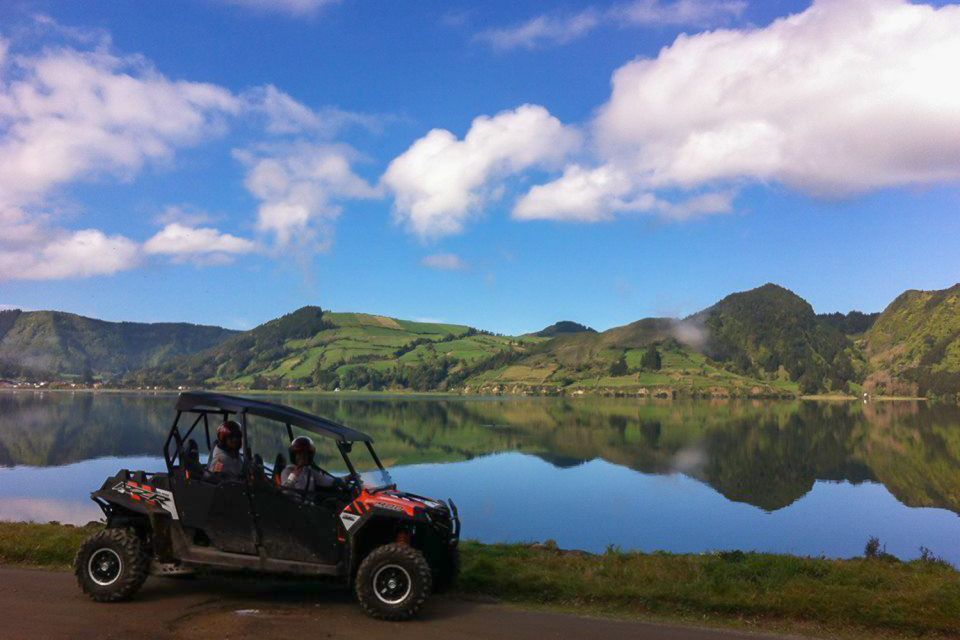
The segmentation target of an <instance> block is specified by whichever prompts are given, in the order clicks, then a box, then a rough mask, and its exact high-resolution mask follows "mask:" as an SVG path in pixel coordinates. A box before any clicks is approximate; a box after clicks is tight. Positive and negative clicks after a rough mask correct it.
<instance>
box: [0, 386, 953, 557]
mask: <svg viewBox="0 0 960 640" xmlns="http://www.w3.org/2000/svg"><path fill="white" fill-rule="evenodd" d="M273 399H275V400H277V401H279V402H283V403H285V404H290V405H293V406H296V407H299V408H301V409H304V410H307V411H310V412H313V413H318V414H321V415H326V416H330V417H333V418H335V419H337V420H339V421H341V422H344V423H346V424H348V425H350V426H352V427H355V428H358V429H360V430H363V431H366V432H368V433H370V434H372V435H373V436H374V438H375V439H376V447H377V450H378V452H379V453H380V456H381V457H382V458H383V459H384V462H385V463H387V464H388V465H390V466H391V467H392V473H393V477H394V479H395V480H396V481H397V482H398V484H399V485H400V487H401V488H403V489H407V490H409V491H413V492H415V493H420V494H425V495H431V496H436V497H440V498H446V497H448V496H452V497H453V498H454V499H455V500H456V501H457V504H458V505H460V511H461V514H462V516H463V518H464V536H465V537H469V538H476V539H479V540H482V541H485V542H499V541H533V540H546V539H554V540H556V541H557V542H558V543H559V544H560V545H561V546H562V547H569V548H580V549H586V550H591V551H602V550H603V549H604V548H606V547H607V546H608V545H611V544H612V545H617V546H620V547H622V548H624V549H641V550H646V551H652V550H668V551H678V552H688V551H693V552H699V551H710V550H716V549H734V548H736V549H744V550H747V549H752V550H761V551H776V552H788V553H796V554H803V555H827V556H837V557H846V556H854V555H859V554H860V553H862V551H863V546H864V544H865V542H866V540H867V538H868V537H869V536H879V537H880V539H881V540H882V541H883V542H884V543H885V544H886V546H887V550H888V551H889V552H891V553H894V554H896V555H898V556H900V557H903V558H912V557H916V556H917V555H918V553H919V548H920V546H921V545H922V546H925V547H928V548H930V549H931V550H932V551H933V552H934V553H936V554H937V555H939V556H941V557H944V558H946V559H947V560H949V561H951V562H953V563H954V564H955V565H958V566H960V515H958V514H960V408H957V407H947V406H944V407H940V406H928V405H926V404H923V403H908V402H903V403H901V402H897V403H892V402H887V403H875V404H860V403H814V402H726V401H725V402H707V401H700V402H694V401H691V402H663V403H654V402H643V401H637V400H613V399H601V398H594V399H577V400H563V399H522V398H518V399H489V398H486V399H484V398H478V399H426V398H423V399H421V398H389V397H377V398H370V397H356V396H350V397H339V396H311V395H300V394H296V395H289V396H273ZM173 400H174V396H171V395H164V394H157V395H153V394H119V393H98V394H92V393H77V394H72V393H57V392H52V393H51V392H47V393H35V392H20V391H17V392H3V393H0V519H6V520H36V521H41V522H45V521H49V520H58V521H61V522H73V523H84V522H87V521H89V520H95V519H98V518H99V517H100V515H101V514H100V511H99V509H98V508H97V507H96V505H95V504H94V503H93V502H92V501H91V500H90V499H89V493H90V491H92V490H93V489H96V488H99V486H100V484H101V483H102V482H103V480H104V478H106V477H107V476H108V475H111V474H113V473H115V472H116V471H117V469H120V468H129V469H144V470H147V471H162V470H163V461H162V459H161V458H160V457H159V450H160V447H161V445H162V442H163V440H164V438H165V437H166V433H167V430H168V429H169V426H170V422H171V421H172V418H173V410H172V406H173ZM265 427H266V425H265V424H263V423H256V422H255V423H254V424H253V427H252V428H253V431H254V440H255V443H254V444H255V449H257V450H258V451H261V452H262V454H263V457H264V458H265V459H266V460H268V461H269V460H272V459H273V458H274V456H275V455H276V453H277V452H279V451H280V450H282V448H283V446H284V444H283V440H282V439H281V438H280V436H279V434H278V433H277V432H275V431H272V430H268V429H267V428H265ZM318 444H320V443H318ZM324 444H328V443H324ZM337 455H338V454H335V453H334V452H333V451H332V450H330V449H329V448H328V449H322V448H321V451H320V452H319V462H320V464H321V465H326V466H329V467H330V468H331V469H336V468H337V467H338V465H337V463H336V457H335V456H337ZM339 466H342V463H340V465H339Z"/></svg>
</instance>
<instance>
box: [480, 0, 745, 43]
mask: <svg viewBox="0 0 960 640" xmlns="http://www.w3.org/2000/svg"><path fill="white" fill-rule="evenodd" d="M746 7H747V3H746V2H745V1H744V0H723V1H720V0H675V1H674V2H661V1H660V0H634V1H633V2H625V3H621V4H616V5H614V6H612V7H610V8H609V9H606V10H600V9H597V8H595V7H588V8H587V9H584V10H583V11H580V12H578V13H575V14H567V15H560V14H549V15H548V14H544V15H539V16H535V17H533V18H531V19H530V20H527V21H526V22H521V23H519V24H515V25H511V26H508V27H500V28H496V29H488V30H487V31H482V32H480V33H478V34H477V35H476V38H475V39H476V40H480V41H483V42H486V43H488V44H489V45H490V46H492V47H493V48H494V49H499V50H508V49H518V48H522V49H536V48H539V47H543V46H547V45H560V44H566V43H568V42H572V41H573V40H577V39H579V38H582V37H584V36H586V35H588V34H589V33H590V32H592V31H594V30H595V29H597V28H598V27H600V26H602V25H610V26H619V27H624V26H631V25H632V26H693V27H707V26H710V25H713V24H721V23H724V22H727V21H729V20H731V19H733V18H738V17H739V16H740V15H741V14H742V13H743V11H744V9H746Z"/></svg>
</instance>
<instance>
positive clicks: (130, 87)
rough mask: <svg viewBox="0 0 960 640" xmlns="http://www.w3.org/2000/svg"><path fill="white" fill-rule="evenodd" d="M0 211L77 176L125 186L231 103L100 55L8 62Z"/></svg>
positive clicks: (209, 88)
mask: <svg viewBox="0 0 960 640" xmlns="http://www.w3.org/2000/svg"><path fill="white" fill-rule="evenodd" d="M0 96H2V97H0V128H2V130H3V136H2V139H0V157H3V158H4V162H3V163H0V204H2V205H23V204H26V203H29V202H34V201H37V200H40V199H42V198H43V197H44V196H45V195H47V194H48V193H49V191H50V190H51V189H53V188H55V187H57V186H59V185H62V184H64V183H67V182H71V181H74V180H76V179H79V178H95V177H99V176H104V175H109V176H113V177H119V178H128V177H130V176H131V175H133V174H134V173H135V172H137V171H138V170H139V169H140V168H141V167H142V166H143V165H144V163H146V162H147V161H151V160H166V159H169V158H170V157H171V155H172V154H173V150H174V148H175V147H178V146H183V145H190V144H195V143H197V142H199V141H200V140H202V139H203V138H205V137H208V136H210V135H214V134H216V133H219V132H220V131H221V130H222V127H221V116H223V115H224V114H231V113H236V112H237V110H238V109H239V106H240V104H239V102H238V100H236V99H235V98H234V96H233V95H232V94H231V93H230V92H229V91H227V90H226V89H223V88H221V87H218V86H215V85H210V84H204V83H197V82H186V81H173V80H169V79H167V78H166V77H164V76H162V75H160V74H159V73H157V72H156V71H154V70H153V69H152V68H150V67H149V66H148V65H146V64H145V63H144V62H143V60H142V59H139V58H132V57H131V58H119V57H117V56H114V55H111V54H109V53H106V52H104V51H99V50H98V51H89V52H80V51H75V50H71V49H52V50H45V51H44V52H43V53H41V54H40V55H37V56H15V57H13V58H12V59H11V61H10V62H9V63H8V64H7V65H6V67H4V69H3V75H2V79H0Z"/></svg>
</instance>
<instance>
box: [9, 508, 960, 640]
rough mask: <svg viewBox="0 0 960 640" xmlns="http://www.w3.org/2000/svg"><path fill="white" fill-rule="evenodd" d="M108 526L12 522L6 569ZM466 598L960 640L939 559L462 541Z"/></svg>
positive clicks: (58, 557) (736, 624) (633, 615)
mask: <svg viewBox="0 0 960 640" xmlns="http://www.w3.org/2000/svg"><path fill="white" fill-rule="evenodd" d="M99 526H100V525H97V524H91V525H86V526H84V527H74V526H70V525H62V524H58V523H48V524H34V523H18V522H0V563H2V564H10V565H28V566H35V567H42V568H46V569H54V570H68V569H69V567H70V563H71V562H72V558H73V554H74V552H75V551H76V549H77V547H78V546H79V544H80V542H81V541H82V540H83V539H84V538H86V537H87V536H88V535H90V534H91V533H93V532H94V531H96V530H97V528H98V527H99ZM461 549H462V556H463V571H462V574H461V577H460V580H459V581H458V583H457V586H456V588H455V593H457V594H459V595H461V596H464V597H468V598H482V599H487V600H490V599H493V600H496V601H498V602H501V603H504V604H509V605H512V606H518V607H521V608H526V609H548V610H553V611H564V612H573V613H579V614H588V615H598V616H606V617H614V618H624V619H631V620H646V621H656V622H674V623H683V624H696V625H700V626H709V627H720V628H731V627H732V628H740V629H752V630H763V631H773V632H780V633H792V634H804V635H808V636H819V637H825V638H826V637H830V638H836V637H844V638H857V639H859V638H877V637H882V638H910V637H917V636H920V635H923V636H924V637H928V638H960V631H958V629H957V625H956V621H957V620H958V619H960V571H958V570H957V569H955V568H954V567H952V566H950V565H949V564H947V563H945V562H943V561H941V560H938V559H936V558H927V559H925V560H912V561H907V562H903V561H900V560H897V559H895V558H892V557H888V556H885V555H883V554H879V555H875V556H874V557H870V558H849V559H826V558H809V557H798V556H789V555H780V554H769V553H754V552H742V551H720V552H714V553H704V554H674V553H662V552H655V553H642V552H624V551H620V550H618V549H616V548H612V547H611V548H610V549H609V550H608V551H607V552H605V553H601V554H590V553H586V552H583V551H569V550H563V549H559V548H557V546H556V544H554V543H552V542H550V541H548V542H546V543H544V544H481V543H479V542H474V541H464V542H463V543H462V544H461Z"/></svg>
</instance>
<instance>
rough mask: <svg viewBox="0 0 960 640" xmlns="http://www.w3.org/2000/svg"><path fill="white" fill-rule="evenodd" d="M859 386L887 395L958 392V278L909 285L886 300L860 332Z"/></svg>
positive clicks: (959, 301) (959, 381)
mask: <svg viewBox="0 0 960 640" xmlns="http://www.w3.org/2000/svg"><path fill="white" fill-rule="evenodd" d="M863 348H864V353H865V354H866V357H867V358H868V361H869V365H870V371H871V372H870V375H869V376H868V377H867V380H866V382H865V385H864V387H865V389H867V390H868V391H871V392H873V393H878V394H889V395H911V396H914V395H922V396H956V395H957V394H958V393H960V284H956V285H954V286H953V287H950V288H949V289H942V290H940V291H916V290H911V291H907V292H905V293H903V294H902V295H900V296H899V297H898V298H897V299H896V300H894V301H893V302H892V303H890V306H888V307H887V308H886V309H884V311H883V313H881V314H880V317H879V318H877V321H876V322H875V323H874V325H873V326H872V327H871V328H870V330H869V331H867V333H866V334H865V335H864V339H863Z"/></svg>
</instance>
